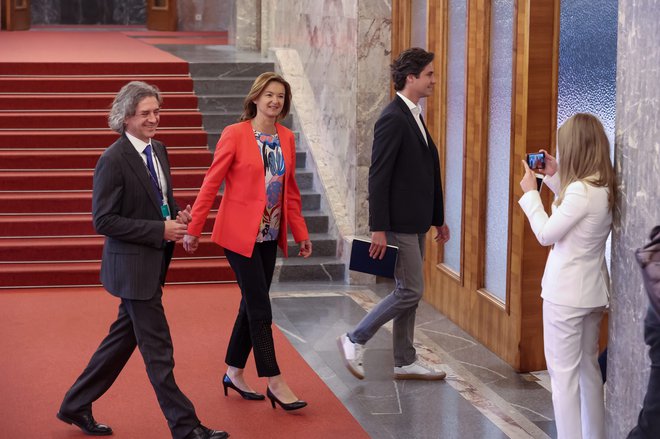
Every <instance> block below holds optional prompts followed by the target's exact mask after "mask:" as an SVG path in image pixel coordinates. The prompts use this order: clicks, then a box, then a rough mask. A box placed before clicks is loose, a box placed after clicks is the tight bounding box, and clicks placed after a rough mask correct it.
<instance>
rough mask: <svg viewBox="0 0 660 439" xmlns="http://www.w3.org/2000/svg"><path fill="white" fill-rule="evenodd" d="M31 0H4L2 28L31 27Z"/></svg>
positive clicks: (18, 28) (25, 28) (17, 28)
mask: <svg viewBox="0 0 660 439" xmlns="http://www.w3.org/2000/svg"><path fill="white" fill-rule="evenodd" d="M30 23H31V16H30V0H2V28H3V29H6V30H28V29H30Z"/></svg>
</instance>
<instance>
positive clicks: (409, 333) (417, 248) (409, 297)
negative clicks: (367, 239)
mask: <svg viewBox="0 0 660 439" xmlns="http://www.w3.org/2000/svg"><path fill="white" fill-rule="evenodd" d="M425 237H426V234H424V233H421V234H416V233H395V232H387V243H388V244H389V245H396V246H397V247H399V256H398V258H397V261H396V266H395V268H394V279H395V281H396V287H395V288H394V291H392V292H391V293H390V294H388V295H387V296H386V297H384V298H383V300H381V301H380V302H378V304H377V305H376V306H375V307H374V308H373V309H372V310H371V311H369V312H368V313H367V315H366V316H364V318H363V319H362V320H361V321H360V323H358V325H357V327H356V328H355V329H354V330H353V332H350V333H349V334H348V337H349V338H350V339H351V341H353V342H354V343H357V344H362V345H363V344H365V343H367V342H368V341H369V340H370V339H371V337H373V336H374V334H376V331H378V329H380V327H381V326H383V325H384V324H385V323H387V322H389V321H390V320H394V321H393V322H392V324H393V331H392V345H393V349H394V366H396V367H400V366H407V365H409V364H412V363H413V362H414V361H415V357H416V351H415V347H414V346H413V341H414V336H415V312H416V311H417V306H418V304H419V301H420V300H421V299H422V294H423V293H424V272H423V259H424V240H425Z"/></svg>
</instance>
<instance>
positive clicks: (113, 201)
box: [57, 81, 229, 439]
mask: <svg viewBox="0 0 660 439" xmlns="http://www.w3.org/2000/svg"><path fill="white" fill-rule="evenodd" d="M161 103H162V98H161V95H160V91H159V90H158V89H157V88H156V87H154V86H152V85H149V84H146V83H144V82H140V81H133V82H130V83H128V84H126V85H125V86H124V87H122V89H121V90H120V91H119V93H118V94H117V96H116V97H115V100H114V102H113V104H112V109H111V111H110V116H109V117H108V123H109V125H110V128H112V129H113V130H115V131H117V132H118V133H120V134H121V137H120V138H119V139H118V140H117V141H116V142H115V143H113V144H112V145H111V146H110V147H108V148H107V149H106V150H105V152H104V153H103V154H102V155H101V157H100V158H99V160H98V163H97V164H96V169H95V170H94V184H93V196H92V215H93V219H94V227H95V228H96V231H97V232H98V233H99V234H101V235H105V237H106V238H105V245H104V246H103V258H102V261H101V282H102V283H103V286H104V287H105V289H106V290H107V291H108V292H109V293H110V294H112V295H113V296H117V297H119V298H120V299H121V302H120V304H119V315H118V317H117V320H116V321H115V322H114V323H113V324H112V325H111V326H110V332H109V334H108V335H107V336H106V337H105V339H104V340H103V341H102V342H101V345H100V346H99V347H98V349H97V350H96V352H95V353H94V355H92V358H91V359H90V361H89V364H88V365H87V367H86V368H85V370H84V371H83V373H82V374H81V375H80V377H79V378H78V379H77V380H76V382H75V383H74V384H73V386H72V387H71V389H69V391H68V392H67V393H66V395H65V396H64V401H62V405H61V406H60V410H59V412H58V413H57V417H58V418H59V419H60V420H62V421H63V422H66V423H68V424H73V425H76V426H77V427H79V428H80V429H81V430H82V431H83V432H84V433H85V434H89V435H94V436H107V435H111V434H112V429H111V428H110V427H108V426H107V425H103V424H100V423H98V422H96V421H95V420H94V417H93V416H92V403H93V402H94V401H96V400H97V399H98V398H100V397H101V396H102V395H103V394H104V393H105V392H106V391H107V390H108V389H109V388H110V386H111V385H112V383H114V381H115V380H116V379H117V377H118V376H119V373H120V372H121V371H122V369H123V368H124V365H125V364H126V362H127V361H128V359H129V358H130V356H131V354H132V353H133V351H134V350H135V348H136V347H137V348H138V349H139V350H140V353H141V354H142V358H143V359H144V363H145V366H146V370H147V375H148V376H149V380H150V381H151V384H152V386H153V388H154V390H155V392H156V396H157V398H158V403H159V404H160V407H161V409H162V411H163V413H164V414H165V418H166V419H167V423H168V425H169V427H170V430H171V432H172V437H173V438H174V439H224V438H226V437H228V436H229V435H228V434H227V433H226V432H224V431H215V430H211V429H209V428H206V427H204V426H203V425H202V424H201V423H200V421H199V419H197V415H196V414H195V408H194V407H193V405H192V403H191V402H190V400H189V399H188V398H187V397H186V396H185V395H184V394H183V392H182V391H181V390H180V389H179V387H178V386H177V384H176V382H175V381H174V374H173V371H174V358H173V347H172V338H171V336H170V330H169V327H168V324H167V319H166V318H165V312H164V310H163V304H162V294H163V291H162V286H163V285H164V284H165V276H166V274H167V268H168V266H169V263H170V260H171V259H172V253H173V251H174V243H175V242H176V241H178V240H180V239H181V238H183V236H184V234H185V233H186V231H187V224H188V222H189V221H190V219H191V216H190V206H188V207H187V208H186V209H185V210H182V211H180V210H179V208H178V206H177V204H176V201H175V200H174V196H173V192H172V179H171V176H170V165H169V160H168V157H167V151H166V149H165V146H164V145H163V144H162V143H160V142H158V141H157V140H154V139H153V136H154V135H155V133H156V128H157V127H158V123H159V121H160V116H159V112H160V106H161Z"/></svg>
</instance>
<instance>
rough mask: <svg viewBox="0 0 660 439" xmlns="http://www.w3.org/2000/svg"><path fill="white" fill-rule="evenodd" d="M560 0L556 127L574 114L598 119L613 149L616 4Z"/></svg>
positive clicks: (608, 0) (605, 0)
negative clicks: (582, 114) (585, 114)
mask: <svg viewBox="0 0 660 439" xmlns="http://www.w3.org/2000/svg"><path fill="white" fill-rule="evenodd" d="M594 5H595V4H594V2H593V1H590V0H562V1H561V11H560V14H561V17H560V31H559V90H558V92H559V96H558V99H559V101H558V107H557V126H561V124H562V123H563V122H564V121H565V120H566V119H568V118H569V117H571V116H572V115H573V114H575V113H591V114H595V115H596V116H598V118H599V119H600V120H601V122H603V125H604V126H605V131H606V132H607V135H608V137H609V139H610V148H611V149H612V150H613V149H614V148H613V147H612V146H613V145H614V117H615V114H616V35H617V14H618V1H617V0H600V1H599V2H598V6H597V7H595V6H594Z"/></svg>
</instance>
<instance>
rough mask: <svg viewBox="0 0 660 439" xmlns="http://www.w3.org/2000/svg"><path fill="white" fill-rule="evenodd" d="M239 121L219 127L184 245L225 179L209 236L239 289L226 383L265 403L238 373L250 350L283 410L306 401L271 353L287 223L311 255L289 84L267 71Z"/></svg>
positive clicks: (193, 241) (192, 242)
mask: <svg viewBox="0 0 660 439" xmlns="http://www.w3.org/2000/svg"><path fill="white" fill-rule="evenodd" d="M243 107H244V111H243V115H242V116H241V122H239V123H236V124H234V125H230V126H228V127H226V128H225V129H224V130H223V131H222V135H221V136H220V140H219V142H218V145H217V146H216V149H215V154H214V157H213V163H212V164H211V166H210V168H209V169H208V171H207V172H206V176H205V177H204V182H203V183H202V187H201V189H200V191H199V194H198V195H197V199H196V200H195V203H194V205H193V209H192V221H191V222H190V223H189V224H188V234H187V235H186V236H185V237H184V248H185V249H186V251H188V252H189V253H193V252H194V251H195V250H196V249H197V247H198V245H199V236H200V235H201V233H202V228H203V226H204V223H205V222H206V218H207V216H208V214H209V210H210V209H211V205H212V204H213V201H214V200H215V197H216V195H217V193H218V189H219V188H220V184H221V183H222V182H223V181H224V182H225V191H224V194H223V197H222V202H221V203H220V208H219V210H218V215H217V217H216V219H215V224H214V225H213V233H212V235H211V239H212V240H213V242H215V243H216V244H218V245H220V246H221V247H223V248H224V250H225V255H226V256H227V260H228V261H229V264H230V265H231V267H232V269H233V270H234V272H235V274H236V279H237V280H238V284H239V286H240V288H241V295H242V299H241V304H240V307H239V310H238V316H237V317H236V322H235V323H234V329H233V332H232V334H231V338H230V340H229V346H228V347H227V355H226V357H225V362H226V363H227V366H228V367H227V373H226V374H225V376H224V377H223V382H222V384H223V388H224V393H225V396H226V395H227V388H228V387H229V388H231V389H234V390H236V391H237V392H238V393H239V394H240V395H241V396H242V397H243V398H245V399H250V400H263V399H264V398H265V397H264V395H262V394H260V393H256V392H255V391H254V390H252V388H251V387H250V386H249V385H248V384H247V383H246V382H245V379H244V377H243V370H244V368H245V363H246V362H247V358H248V355H249V354H250V351H251V350H253V351H254V359H255V362H256V364H257V373H258V375H259V376H260V377H268V387H267V392H266V394H267V396H268V398H269V399H270V401H271V404H272V406H273V408H275V403H277V404H279V405H280V406H281V407H282V408H284V409H286V410H295V409H299V408H302V407H304V406H306V405H307V403H306V402H304V401H300V400H299V399H298V398H297V397H296V396H295V394H294V393H293V392H292V391H291V389H290V388H289V386H288V385H287V383H286V382H285V381H284V379H283V378H282V375H281V373H280V369H279V367H278V364H277V360H276V358H275V347H274V344H273V334H272V329H271V325H272V312H271V306H270V297H269V289H270V283H271V280H272V278H273V271H274V270H275V259H276V255H277V246H278V244H279V247H280V248H281V249H282V251H283V253H284V255H285V256H287V227H289V228H290V229H291V232H292V233H293V237H294V239H295V240H296V242H297V243H298V244H299V245H300V252H299V255H300V256H303V257H305V258H306V257H308V256H309V255H311V253H312V243H311V242H310V240H309V233H308V232H307V226H306V225H305V220H304V218H303V216H302V212H301V210H302V206H301V201H300V191H299V189H298V185H297V184H296V180H295V177H294V174H295V170H296V148H295V142H294V137H293V133H292V132H291V131H290V130H289V129H287V128H286V127H284V126H282V125H280V124H279V123H278V121H279V120H281V119H283V118H284V117H286V115H287V114H288V113H289V108H290V107H291V87H290V86H289V84H288V83H287V82H286V81H285V80H284V78H282V77H281V76H279V75H277V74H275V73H272V72H267V73H263V74H262V75H260V76H259V77H258V78H257V79H256V80H255V82H254V84H252V89H251V90H250V93H249V94H248V95H247V96H246V97H245V101H244V104H243Z"/></svg>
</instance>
